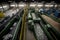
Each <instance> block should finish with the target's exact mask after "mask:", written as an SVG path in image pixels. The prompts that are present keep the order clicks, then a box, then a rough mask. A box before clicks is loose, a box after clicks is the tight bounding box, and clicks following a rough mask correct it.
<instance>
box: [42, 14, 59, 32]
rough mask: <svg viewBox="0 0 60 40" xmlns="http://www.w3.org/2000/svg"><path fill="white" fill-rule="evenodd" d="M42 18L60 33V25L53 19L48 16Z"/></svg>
mask: <svg viewBox="0 0 60 40" xmlns="http://www.w3.org/2000/svg"><path fill="white" fill-rule="evenodd" d="M42 17H43V18H44V19H45V20H46V21H47V22H48V23H50V24H51V25H52V26H53V27H54V28H55V29H56V30H58V31H59V32H60V23H58V22H56V21H54V20H53V19H51V18H50V17H48V16H45V15H42Z"/></svg>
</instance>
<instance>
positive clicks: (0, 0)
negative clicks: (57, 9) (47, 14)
mask: <svg viewBox="0 0 60 40" xmlns="http://www.w3.org/2000/svg"><path fill="white" fill-rule="evenodd" d="M9 1H12V2H13V1H15V2H21V1H23V2H34V1H36V2H41V1H45V2H51V1H55V2H56V3H58V4H60V0H0V3H3V2H9Z"/></svg>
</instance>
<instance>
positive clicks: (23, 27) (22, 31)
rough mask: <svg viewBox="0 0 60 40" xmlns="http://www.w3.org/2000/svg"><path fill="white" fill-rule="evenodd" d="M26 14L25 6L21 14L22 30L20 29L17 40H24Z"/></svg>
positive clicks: (26, 8)
mask: <svg viewBox="0 0 60 40" xmlns="http://www.w3.org/2000/svg"><path fill="white" fill-rule="evenodd" d="M27 12H28V6H26V7H25V8H24V14H23V17H22V28H21V32H20V38H19V40H25V35H26V16H27Z"/></svg>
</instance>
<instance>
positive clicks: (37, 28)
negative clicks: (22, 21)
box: [34, 23, 48, 40]
mask: <svg viewBox="0 0 60 40" xmlns="http://www.w3.org/2000/svg"><path fill="white" fill-rule="evenodd" d="M34 29H35V33H36V36H37V40H48V39H47V36H46V35H45V33H44V32H43V30H42V29H41V26H40V25H39V24H38V23H35V24H34Z"/></svg>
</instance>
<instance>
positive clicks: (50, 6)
mask: <svg viewBox="0 0 60 40" xmlns="http://www.w3.org/2000/svg"><path fill="white" fill-rule="evenodd" d="M45 7H53V5H45Z"/></svg>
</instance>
